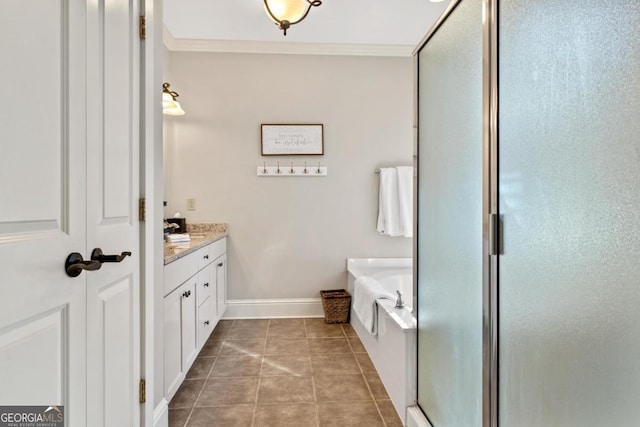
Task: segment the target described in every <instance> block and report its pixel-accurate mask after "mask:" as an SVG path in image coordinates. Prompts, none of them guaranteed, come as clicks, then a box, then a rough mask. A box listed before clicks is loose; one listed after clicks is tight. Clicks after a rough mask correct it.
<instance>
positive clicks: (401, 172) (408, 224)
mask: <svg viewBox="0 0 640 427" xmlns="http://www.w3.org/2000/svg"><path fill="white" fill-rule="evenodd" d="M396 169H397V170H398V213H399V221H398V222H399V223H400V228H401V229H402V235H403V236H404V237H413V166H398V167H397V168H396Z"/></svg>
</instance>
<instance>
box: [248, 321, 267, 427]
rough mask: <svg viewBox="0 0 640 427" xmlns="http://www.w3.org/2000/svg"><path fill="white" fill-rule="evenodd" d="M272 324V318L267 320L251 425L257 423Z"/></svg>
mask: <svg viewBox="0 0 640 427" xmlns="http://www.w3.org/2000/svg"><path fill="white" fill-rule="evenodd" d="M270 326H271V319H269V320H268V322H267V335H266V336H265V338H264V345H263V346H262V362H261V363H260V372H258V386H257V387H256V397H255V400H254V405H253V417H252V418H251V427H253V426H254V425H255V424H256V415H257V413H258V394H259V393H260V384H261V383H262V369H263V368H264V354H265V353H266V351H267V340H268V339H269V328H270Z"/></svg>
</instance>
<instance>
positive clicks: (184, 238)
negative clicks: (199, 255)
mask: <svg viewBox="0 0 640 427" xmlns="http://www.w3.org/2000/svg"><path fill="white" fill-rule="evenodd" d="M164 239H165V240H166V241H167V242H169V243H178V242H190V241H191V236H189V235H188V234H167V235H166V236H165V238H164Z"/></svg>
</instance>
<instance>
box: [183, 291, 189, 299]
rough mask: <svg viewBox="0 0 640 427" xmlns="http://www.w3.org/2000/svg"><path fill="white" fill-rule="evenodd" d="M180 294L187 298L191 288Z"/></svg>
mask: <svg viewBox="0 0 640 427" xmlns="http://www.w3.org/2000/svg"><path fill="white" fill-rule="evenodd" d="M182 296H183V297H185V298H189V297H190V296H191V290H188V291H185V292H184V293H183V294H182Z"/></svg>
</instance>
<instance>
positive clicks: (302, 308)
mask: <svg viewBox="0 0 640 427" xmlns="http://www.w3.org/2000/svg"><path fill="white" fill-rule="evenodd" d="M323 316H324V312H323V311H322V300H321V299H320V298H290V299H241V300H227V311H226V312H225V314H224V316H223V317H222V318H223V319H265V318H278V317H280V318H287V317H323Z"/></svg>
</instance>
